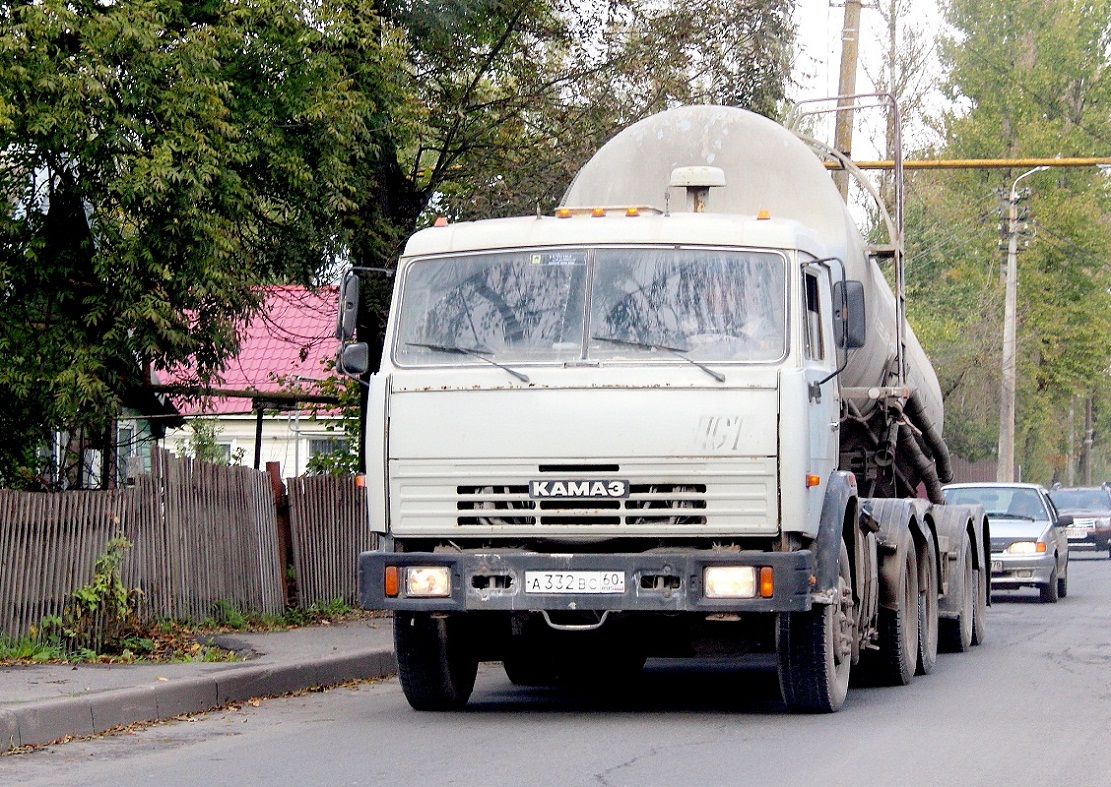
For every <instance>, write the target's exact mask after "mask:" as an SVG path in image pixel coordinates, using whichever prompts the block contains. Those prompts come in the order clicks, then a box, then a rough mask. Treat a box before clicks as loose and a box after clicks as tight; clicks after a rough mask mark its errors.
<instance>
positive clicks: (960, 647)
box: [938, 537, 977, 653]
mask: <svg viewBox="0 0 1111 787" xmlns="http://www.w3.org/2000/svg"><path fill="white" fill-rule="evenodd" d="M961 552H962V553H963V555H964V559H963V560H962V561H961V562H960V567H959V569H958V570H957V571H956V572H954V574H953V577H952V579H950V580H949V594H950V595H951V596H952V597H953V598H954V599H956V601H957V616H956V617H955V618H944V619H942V620H940V621H938V627H939V628H938V633H939V634H940V635H941V646H942V647H943V648H944V649H945V650H946V651H948V652H949V653H963V652H964V651H966V650H968V649H969V647H971V645H972V627H973V620H974V618H975V617H976V592H977V588H976V571H975V570H974V568H973V566H972V549H971V547H970V546H969V544H968V538H967V537H966V538H965V539H964V544H962V546H961Z"/></svg>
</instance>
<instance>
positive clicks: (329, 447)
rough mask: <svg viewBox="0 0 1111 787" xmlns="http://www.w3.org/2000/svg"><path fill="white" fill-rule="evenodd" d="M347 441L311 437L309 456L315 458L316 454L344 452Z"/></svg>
mask: <svg viewBox="0 0 1111 787" xmlns="http://www.w3.org/2000/svg"><path fill="white" fill-rule="evenodd" d="M346 450H347V441H346V440H339V439H337V438H335V437H311V438H309V456H310V457H312V456H317V455H318V454H334V453H335V452H336V451H346Z"/></svg>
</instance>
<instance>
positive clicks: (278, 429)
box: [162, 413, 344, 477]
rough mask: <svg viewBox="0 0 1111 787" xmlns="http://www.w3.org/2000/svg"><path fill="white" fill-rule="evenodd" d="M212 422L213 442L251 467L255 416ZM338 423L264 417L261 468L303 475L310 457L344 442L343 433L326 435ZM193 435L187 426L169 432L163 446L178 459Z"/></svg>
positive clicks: (289, 415)
mask: <svg viewBox="0 0 1111 787" xmlns="http://www.w3.org/2000/svg"><path fill="white" fill-rule="evenodd" d="M211 420H213V421H215V423H216V431H217V436H216V442H217V443H218V444H220V445H225V446H227V450H228V456H229V458H231V459H232V461H233V462H235V457H236V456H237V455H239V454H240V453H241V455H242V459H240V460H239V462H238V464H242V465H245V466H247V467H251V466H253V465H254V461H255V430H256V427H257V416H254V415H217V416H212V417H211ZM337 422H338V419H336V418H334V417H327V416H324V417H322V416H317V417H316V418H315V419H313V418H311V417H310V416H308V415H305V414H300V415H298V414H297V413H282V414H280V415H271V414H266V415H264V416H263V418H262V450H261V457H260V465H259V466H260V467H265V466H266V463H267V462H278V463H279V464H280V465H281V472H282V475H283V476H284V477H293V476H300V475H304V474H305V469H306V467H307V465H308V461H309V457H311V456H312V455H313V454H314V453H316V452H318V451H320V450H322V449H324V448H325V447H326V446H327V444H329V443H334V442H335V441H342V440H343V439H344V437H343V434H342V432H339V431H336V432H329V431H328V429H327V426H328V425H329V424H334V423H337ZM192 434H193V431H192V429H190V427H189V426H185V427H182V428H179V429H169V430H167V431H166V437H165V439H164V440H163V442H162V445H163V446H165V447H166V448H167V449H169V450H170V451H173V452H174V453H175V454H177V455H178V456H184V455H185V454H186V453H187V447H188V445H189V439H190V437H191V436H192Z"/></svg>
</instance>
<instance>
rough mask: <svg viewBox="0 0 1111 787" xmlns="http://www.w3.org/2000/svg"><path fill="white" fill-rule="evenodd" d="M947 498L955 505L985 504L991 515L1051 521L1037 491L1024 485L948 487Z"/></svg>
mask: <svg viewBox="0 0 1111 787" xmlns="http://www.w3.org/2000/svg"><path fill="white" fill-rule="evenodd" d="M945 501H946V502H947V503H952V504H954V505H975V504H979V505H982V506H983V507H984V511H985V512H986V513H987V515H988V516H989V517H993V516H994V517H999V518H1011V519H1029V520H1031V521H1049V512H1048V511H1046V508H1045V506H1044V505H1043V504H1042V501H1041V498H1040V497H1039V496H1038V493H1037V492H1036V491H1034V490H1033V489H1027V488H1023V487H986V486H969V487H955V488H954V487H949V488H946V490H945Z"/></svg>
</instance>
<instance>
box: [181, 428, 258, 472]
mask: <svg viewBox="0 0 1111 787" xmlns="http://www.w3.org/2000/svg"><path fill="white" fill-rule="evenodd" d="M189 426H190V428H191V429H192V430H193V433H192V434H191V435H189V438H188V439H187V440H181V441H179V442H178V451H179V452H180V453H181V454H182V455H183V456H189V457H192V458H193V459H196V460H198V461H201V462H209V463H211V464H216V465H223V466H225V467H227V466H229V465H240V464H243V457H244V455H245V452H244V450H243V449H242V448H237V449H236V450H235V451H234V452H229V451H228V448H227V446H226V445H224V444H222V443H220V441H219V437H220V432H221V430H220V425H219V423H218V422H217V421H216V419H214V418H194V419H193V420H192V421H190V423H189Z"/></svg>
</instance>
